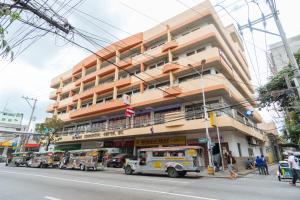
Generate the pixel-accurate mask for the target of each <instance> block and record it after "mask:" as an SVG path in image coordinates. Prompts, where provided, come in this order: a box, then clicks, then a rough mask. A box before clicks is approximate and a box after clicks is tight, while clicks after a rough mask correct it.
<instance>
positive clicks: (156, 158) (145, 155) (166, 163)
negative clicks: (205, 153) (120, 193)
mask: <svg viewBox="0 0 300 200" xmlns="http://www.w3.org/2000/svg"><path fill="white" fill-rule="evenodd" d="M199 149H200V147H198V146H178V147H161V148H145V149H140V150H139V151H138V159H137V160H129V161H128V162H127V163H126V165H125V167H124V170H125V174H127V175H130V174H133V173H155V174H166V173H167V174H168V175H169V176H170V177H172V178H176V177H179V176H185V175H186V173H187V172H200V163H201V159H202V158H201V157H200V154H199Z"/></svg>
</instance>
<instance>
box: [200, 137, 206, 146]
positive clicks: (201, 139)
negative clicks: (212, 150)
mask: <svg viewBox="0 0 300 200" xmlns="http://www.w3.org/2000/svg"><path fill="white" fill-rule="evenodd" d="M198 142H199V143H201V144H205V143H207V142H208V139H207V138H206V137H205V138H198Z"/></svg>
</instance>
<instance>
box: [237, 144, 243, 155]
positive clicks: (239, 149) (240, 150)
mask: <svg viewBox="0 0 300 200" xmlns="http://www.w3.org/2000/svg"><path fill="white" fill-rule="evenodd" d="M237 146H238V151H239V156H240V157H242V149H241V144H240V143H237Z"/></svg>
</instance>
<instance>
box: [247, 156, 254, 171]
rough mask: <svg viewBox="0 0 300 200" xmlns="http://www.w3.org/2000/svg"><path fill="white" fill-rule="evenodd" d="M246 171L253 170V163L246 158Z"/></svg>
mask: <svg viewBox="0 0 300 200" xmlns="http://www.w3.org/2000/svg"><path fill="white" fill-rule="evenodd" d="M246 169H254V166H253V161H252V160H250V158H248V159H247V161H246Z"/></svg>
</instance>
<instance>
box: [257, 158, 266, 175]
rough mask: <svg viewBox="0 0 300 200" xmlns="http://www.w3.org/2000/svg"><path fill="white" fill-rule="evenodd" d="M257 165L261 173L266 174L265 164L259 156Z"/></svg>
mask: <svg viewBox="0 0 300 200" xmlns="http://www.w3.org/2000/svg"><path fill="white" fill-rule="evenodd" d="M255 165H256V167H257V168H258V172H259V174H261V175H264V174H265V170H264V166H263V161H262V159H261V158H260V157H259V156H257V157H256V160H255Z"/></svg>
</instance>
